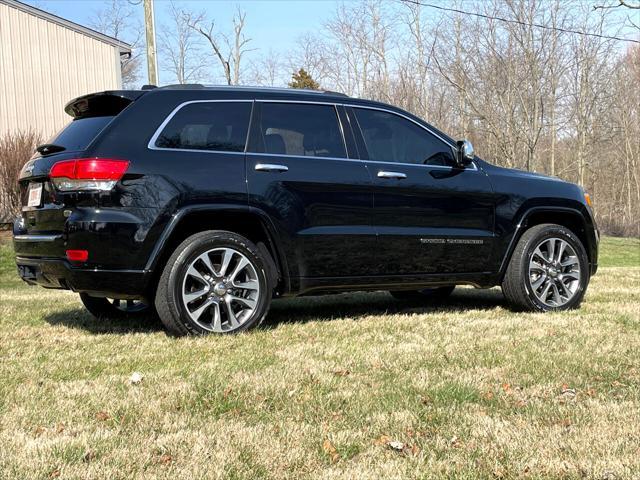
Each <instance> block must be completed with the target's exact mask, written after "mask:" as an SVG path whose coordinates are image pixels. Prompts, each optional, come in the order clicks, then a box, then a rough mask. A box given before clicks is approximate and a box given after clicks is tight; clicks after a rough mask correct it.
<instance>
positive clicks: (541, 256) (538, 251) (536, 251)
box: [531, 246, 549, 263]
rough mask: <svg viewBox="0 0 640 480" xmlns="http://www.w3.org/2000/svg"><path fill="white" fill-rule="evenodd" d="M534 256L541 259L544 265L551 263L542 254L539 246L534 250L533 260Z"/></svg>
mask: <svg viewBox="0 0 640 480" xmlns="http://www.w3.org/2000/svg"><path fill="white" fill-rule="evenodd" d="M534 256H538V257H540V258H541V259H542V261H543V262H544V263H549V261H548V260H547V257H545V256H544V255H543V254H542V251H541V250H540V247H539V246H538V247H537V248H536V249H535V250H534V252H533V255H532V256H531V258H533V257H534Z"/></svg>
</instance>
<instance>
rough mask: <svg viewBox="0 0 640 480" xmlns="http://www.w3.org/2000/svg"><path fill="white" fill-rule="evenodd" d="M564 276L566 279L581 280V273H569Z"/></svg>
mask: <svg viewBox="0 0 640 480" xmlns="http://www.w3.org/2000/svg"><path fill="white" fill-rule="evenodd" d="M563 276H564V277H565V278H567V277H568V278H572V279H574V280H580V272H567V273H564V274H563Z"/></svg>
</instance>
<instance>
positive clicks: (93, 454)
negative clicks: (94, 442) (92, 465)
mask: <svg viewBox="0 0 640 480" xmlns="http://www.w3.org/2000/svg"><path fill="white" fill-rule="evenodd" d="M94 458H96V452H94V451H93V450H87V452H86V453H85V454H84V455H83V457H82V461H83V462H85V463H87V462H90V461H91V460H93V459H94Z"/></svg>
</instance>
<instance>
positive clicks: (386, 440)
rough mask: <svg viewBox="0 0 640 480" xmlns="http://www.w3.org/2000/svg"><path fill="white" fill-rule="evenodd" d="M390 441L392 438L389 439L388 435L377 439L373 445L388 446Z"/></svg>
mask: <svg viewBox="0 0 640 480" xmlns="http://www.w3.org/2000/svg"><path fill="white" fill-rule="evenodd" d="M390 441H391V437H389V436H388V435H380V436H379V437H378V438H376V439H375V440H374V441H373V443H374V445H386V444H387V443H389V442H390Z"/></svg>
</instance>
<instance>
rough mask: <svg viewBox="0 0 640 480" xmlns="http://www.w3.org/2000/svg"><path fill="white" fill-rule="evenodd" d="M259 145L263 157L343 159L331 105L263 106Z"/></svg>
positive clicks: (339, 132) (343, 155)
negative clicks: (288, 156)
mask: <svg viewBox="0 0 640 480" xmlns="http://www.w3.org/2000/svg"><path fill="white" fill-rule="evenodd" d="M260 143H262V145H263V148H264V150H263V151H264V152H266V153H273V154H286V155H300V156H307V157H337V158H345V157H346V156H347V155H346V152H345V147H344V142H343V140H342V133H341V131H340V126H339V124H338V116H337V114H336V109H335V108H334V107H333V106H332V105H313V104H303V103H298V104H296V103H263V104H262V121H261V124H260Z"/></svg>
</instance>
